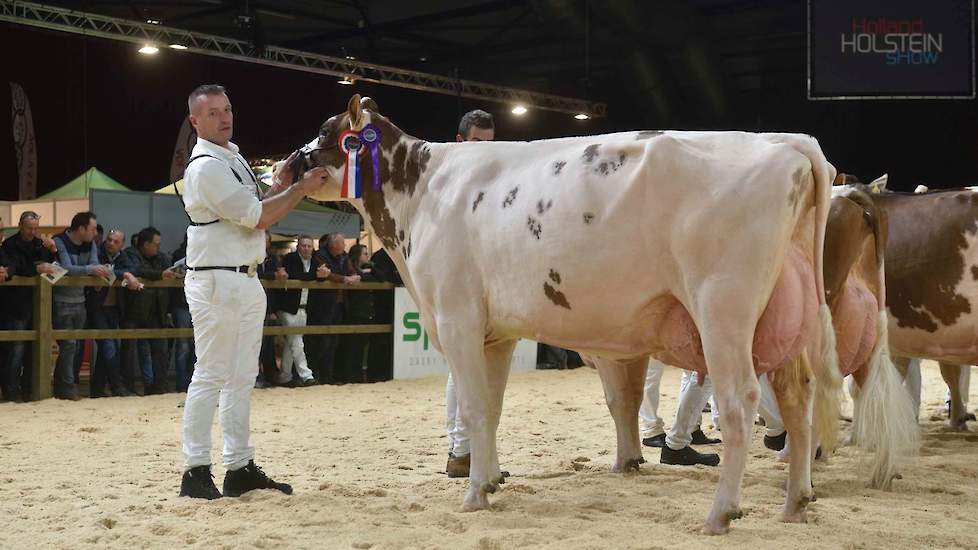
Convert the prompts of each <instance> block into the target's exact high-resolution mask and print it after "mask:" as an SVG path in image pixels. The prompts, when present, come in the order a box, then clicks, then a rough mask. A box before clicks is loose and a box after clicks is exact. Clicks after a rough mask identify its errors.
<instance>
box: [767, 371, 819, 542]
mask: <svg viewBox="0 0 978 550" xmlns="http://www.w3.org/2000/svg"><path fill="white" fill-rule="evenodd" d="M772 386H773V387H774V393H775V395H776V396H777V398H778V408H779V409H780V410H781V417H782V419H783V421H784V426H785V429H786V430H787V432H788V436H789V438H790V441H791V445H790V446H789V451H788V452H789V456H790V460H789V466H788V491H787V497H786V498H785V502H784V512H783V514H782V516H781V520H782V521H786V522H790V523H805V521H806V517H805V509H806V507H807V506H808V503H809V502H811V500H812V496H813V495H812V469H811V459H812V452H811V447H812V415H811V411H812V403H813V399H814V396H815V385H814V380H813V374H812V371H811V367H810V365H809V361H808V357H807V352H806V353H803V354H802V356H801V357H798V358H797V359H795V360H794V361H792V362H791V363H790V364H788V365H787V366H785V367H784V368H782V369H781V370H780V371H778V372H777V374H775V376H774V381H773V382H772Z"/></svg>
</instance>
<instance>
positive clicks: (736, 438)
mask: <svg viewBox="0 0 978 550" xmlns="http://www.w3.org/2000/svg"><path fill="white" fill-rule="evenodd" d="M725 297H727V298H733V296H732V295H730V294H727V295H725ZM716 301H717V304H716V305H717V306H720V304H723V303H724V301H722V300H719V299H717V300H716ZM731 301H732V300H731ZM729 303H730V302H729V301H728V302H727V304H728V305H729ZM741 311H749V310H741ZM705 313H706V315H702V316H700V318H701V319H703V320H702V321H700V322H699V323H698V326H700V327H701V328H700V334H701V337H702V341H703V353H704V355H705V357H706V364H707V370H708V372H709V376H710V378H712V379H713V394H714V396H715V397H716V401H717V407H719V409H720V422H721V423H722V424H723V443H724V449H723V461H722V462H721V471H720V481H719V482H718V483H717V491H716V496H715V497H714V500H713V508H712V509H711V510H710V514H709V516H707V518H706V526H705V530H706V532H707V533H708V534H723V533H726V532H727V531H728V530H729V528H730V521H731V520H734V519H737V518H739V517H741V515H742V512H741V509H740V493H741V485H742V483H743V478H744V468H745V467H746V464H747V450H748V446H749V444H750V438H751V432H752V430H753V425H754V416H755V415H756V414H757V405H758V402H759V401H760V396H761V387H760V384H759V383H758V382H757V376H756V375H755V374H754V364H753V359H752V357H751V346H752V340H753V328H754V326H755V324H756V322H750V321H749V314H745V315H742V316H741V315H730V309H726V308H722V307H716V308H707V310H706V312H705ZM724 314H726V315H724ZM745 327H749V328H746V329H745Z"/></svg>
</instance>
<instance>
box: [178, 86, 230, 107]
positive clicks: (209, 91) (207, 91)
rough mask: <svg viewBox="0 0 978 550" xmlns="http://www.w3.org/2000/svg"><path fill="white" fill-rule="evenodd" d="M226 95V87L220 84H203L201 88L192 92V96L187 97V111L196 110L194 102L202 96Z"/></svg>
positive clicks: (198, 87)
mask: <svg viewBox="0 0 978 550" xmlns="http://www.w3.org/2000/svg"><path fill="white" fill-rule="evenodd" d="M226 93H227V90H225V89H224V86H221V85H220V84H201V85H200V86H197V87H196V88H194V91H192V92H190V96H189V97H187V110H188V111H193V110H194V100H195V99H197V98H198V97H200V96H204V95H217V94H226Z"/></svg>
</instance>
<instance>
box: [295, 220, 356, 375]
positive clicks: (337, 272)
mask: <svg viewBox="0 0 978 550" xmlns="http://www.w3.org/2000/svg"><path fill="white" fill-rule="evenodd" d="M316 257H317V258H319V259H320V260H321V261H322V263H324V264H326V267H328V268H329V270H330V274H329V276H328V277H327V280H328V281H330V282H334V283H343V284H356V283H358V282H360V277H359V276H357V275H348V274H347V273H346V266H345V264H346V238H345V237H344V236H343V234H342V233H329V234H326V235H323V236H322V238H320V239H319V250H318V251H317V252H316ZM308 310H309V319H308V324H310V325H338V324H342V323H343V293H342V291H339V290H314V291H311V292H310V293H309V307H308ZM305 341H306V347H307V348H312V349H310V350H309V351H307V353H306V356H307V357H308V358H309V364H310V365H312V366H313V368H315V369H318V370H317V374H318V377H319V382H320V383H323V384H343V383H344V382H343V381H341V380H338V379H337V378H336V377H335V376H334V369H335V368H336V346H337V343H338V337H337V336H336V335H333V334H327V335H312V334H310V335H306V338H305Z"/></svg>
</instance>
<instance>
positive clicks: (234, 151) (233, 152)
mask: <svg viewBox="0 0 978 550" xmlns="http://www.w3.org/2000/svg"><path fill="white" fill-rule="evenodd" d="M197 145H200V146H201V148H203V149H204V150H206V151H207V152H208V153H211V154H214V155H222V156H223V157H224V158H226V159H227V160H229V161H230V160H234V158H235V157H237V156H238V151H239V149H238V146H237V145H236V144H235V143H233V142H230V141H229V142H228V146H227V147H226V148H225V147H221V146H220V145H218V144H216V143H214V142H212V141H207V140H206V139H204V138H202V137H198V138H197Z"/></svg>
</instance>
